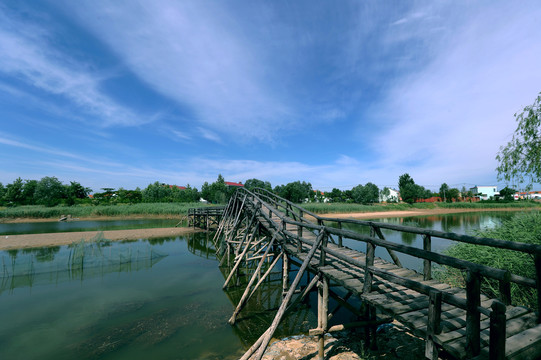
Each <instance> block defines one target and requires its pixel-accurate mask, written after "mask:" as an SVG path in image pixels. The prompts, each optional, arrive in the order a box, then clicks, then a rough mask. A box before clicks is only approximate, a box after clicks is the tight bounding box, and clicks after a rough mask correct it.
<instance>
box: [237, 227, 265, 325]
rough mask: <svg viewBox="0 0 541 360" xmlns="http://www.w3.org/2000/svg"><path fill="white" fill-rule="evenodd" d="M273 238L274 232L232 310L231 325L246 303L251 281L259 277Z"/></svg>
mask: <svg viewBox="0 0 541 360" xmlns="http://www.w3.org/2000/svg"><path fill="white" fill-rule="evenodd" d="M275 239H276V233H275V234H274V236H273V238H272V239H271V241H270V243H269V244H268V245H267V249H266V250H265V253H264V254H263V257H262V258H261V260H260V261H259V264H258V265H257V269H256V271H255V272H254V274H253V275H252V277H251V278H250V281H249V283H248V285H247V286H246V289H244V293H243V294H242V297H241V299H240V301H239V303H238V304H237V308H236V309H235V311H234V312H233V315H232V316H231V318H230V319H229V323H230V324H231V325H233V324H234V323H235V321H236V318H237V315H238V313H239V312H240V311H241V310H242V308H243V307H244V304H245V303H246V301H248V299H249V294H250V290H251V287H252V285H253V283H254V282H255V280H256V278H261V268H262V267H263V263H264V262H265V258H266V257H267V255H268V254H269V252H270V249H271V247H272V245H273V243H274V240H275Z"/></svg>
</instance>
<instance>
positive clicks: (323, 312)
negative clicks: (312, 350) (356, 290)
mask: <svg viewBox="0 0 541 360" xmlns="http://www.w3.org/2000/svg"><path fill="white" fill-rule="evenodd" d="M320 278H321V280H320V283H319V286H318V329H321V334H320V335H318V343H319V344H318V345H319V346H318V359H319V360H324V359H325V332H326V331H327V322H328V314H327V313H328V307H329V281H328V279H327V278H326V277H325V276H320Z"/></svg>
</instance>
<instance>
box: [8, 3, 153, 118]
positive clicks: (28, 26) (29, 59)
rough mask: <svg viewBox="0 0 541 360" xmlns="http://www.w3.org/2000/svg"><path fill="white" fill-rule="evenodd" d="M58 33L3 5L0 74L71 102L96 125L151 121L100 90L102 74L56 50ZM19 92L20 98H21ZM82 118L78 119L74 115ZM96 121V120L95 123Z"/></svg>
mask: <svg viewBox="0 0 541 360" xmlns="http://www.w3.org/2000/svg"><path fill="white" fill-rule="evenodd" d="M54 37H55V34H54V33H52V32H51V30H49V29H45V28H43V27H40V26H38V25H36V24H34V23H32V22H29V21H26V20H25V21H23V20H21V19H20V18H19V17H18V14H15V13H10V14H8V13H6V10H5V8H4V7H1V6H0V73H3V74H4V75H8V76H11V77H13V78H17V79H19V80H21V81H23V82H24V83H26V84H28V85H30V86H32V87H34V88H37V89H39V90H41V91H44V92H46V93H49V94H51V95H55V96H62V97H64V98H66V99H69V100H70V101H71V102H72V104H73V105H75V107H76V108H78V109H81V110H82V111H83V113H86V114H88V115H92V116H93V117H92V123H93V124H94V125H102V126H109V125H135V124H141V123H144V122H146V121H148V120H147V119H146V118H141V117H140V116H138V115H136V114H135V113H133V112H132V111H131V110H129V109H127V108H125V107H124V106H122V105H120V104H118V103H117V102H116V101H114V100H113V99H112V98H111V97H110V96H108V95H107V94H105V93H104V92H103V91H102V90H101V89H100V77H101V75H100V74H98V73H95V72H92V71H91V70H89V66H88V64H84V63H78V62H77V61H76V60H75V59H73V58H71V57H70V56H69V54H66V53H65V52H63V51H62V50H59V49H57V48H56V47H55V39H54ZM21 93H24V92H19V93H18V95H21ZM73 118H76V119H77V118H79V119H80V117H79V116H73ZM96 120H97V121H96Z"/></svg>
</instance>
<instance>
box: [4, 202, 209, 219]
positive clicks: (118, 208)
mask: <svg viewBox="0 0 541 360" xmlns="http://www.w3.org/2000/svg"><path fill="white" fill-rule="evenodd" d="M201 206H205V205H202V204H201V203H198V202H196V203H140V204H131V205H128V204H118V205H97V206H89V205H75V206H55V207H45V206H40V205H28V206H17V207H12V208H3V209H2V210H0V218H39V219H47V218H59V217H60V216H61V215H68V214H69V215H71V216H73V217H93V216H119V217H121V216H130V215H164V216H165V215H185V214H186V213H187V212H188V209H189V208H193V207H201Z"/></svg>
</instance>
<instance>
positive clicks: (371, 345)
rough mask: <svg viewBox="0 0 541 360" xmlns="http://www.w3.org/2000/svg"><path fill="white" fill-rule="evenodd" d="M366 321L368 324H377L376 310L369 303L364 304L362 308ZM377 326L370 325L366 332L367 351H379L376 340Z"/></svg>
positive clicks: (365, 344)
mask: <svg viewBox="0 0 541 360" xmlns="http://www.w3.org/2000/svg"><path fill="white" fill-rule="evenodd" d="M361 311H362V313H363V317H364V321H366V322H367V323H368V324H376V322H377V317H376V308H375V307H374V306H372V305H370V304H368V303H363V304H362V306H361ZM376 330H377V326H376V325H368V326H367V328H366V329H365V332H364V347H365V349H366V350H377V348H378V344H377V340H376Z"/></svg>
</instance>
